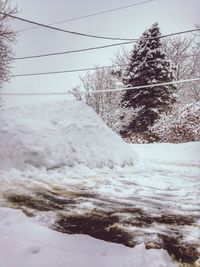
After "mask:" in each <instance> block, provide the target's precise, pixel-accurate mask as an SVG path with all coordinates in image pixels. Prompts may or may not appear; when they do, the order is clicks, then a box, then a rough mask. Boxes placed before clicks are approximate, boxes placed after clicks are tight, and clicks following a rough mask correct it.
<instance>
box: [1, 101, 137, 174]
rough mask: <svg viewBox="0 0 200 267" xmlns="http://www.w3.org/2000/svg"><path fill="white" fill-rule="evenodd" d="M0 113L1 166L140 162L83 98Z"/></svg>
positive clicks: (18, 167) (23, 166) (109, 164)
mask: <svg viewBox="0 0 200 267" xmlns="http://www.w3.org/2000/svg"><path fill="white" fill-rule="evenodd" d="M0 112H1V117H0V169H10V168H16V169H21V170H23V169H25V168H26V167H27V166H28V165H32V166H34V167H39V168H40V167H45V168H47V169H53V168H57V167H61V166H74V165H77V164H83V165H85V166H88V167H103V166H108V167H113V165H120V166H124V165H132V164H133V163H134V162H135V161H136V156H135V155H133V153H132V151H131V149H130V147H129V146H128V144H126V143H125V142H124V141H123V140H122V139H121V138H120V137H119V136H118V135H116V134H115V133H113V132H112V130H110V129H109V128H108V127H107V126H106V125H105V123H104V122H103V121H102V120H101V119H100V118H99V117H98V116H97V114H96V113H95V112H94V111H93V110H92V109H91V108H89V107H88V106H86V105H85V104H83V103H81V102H78V101H75V100H59V101H53V102H52V101H51V102H44V103H43V104H41V103H40V104H31V105H29V106H28V105H22V106H18V107H17V106H16V107H4V108H2V109H1V111H0Z"/></svg>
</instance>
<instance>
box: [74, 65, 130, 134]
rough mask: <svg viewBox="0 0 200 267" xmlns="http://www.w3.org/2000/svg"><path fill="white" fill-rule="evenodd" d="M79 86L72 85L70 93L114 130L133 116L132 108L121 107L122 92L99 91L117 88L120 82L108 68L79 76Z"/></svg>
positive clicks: (117, 129) (118, 130) (118, 129)
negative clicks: (80, 84) (80, 82)
mask: <svg viewBox="0 0 200 267" xmlns="http://www.w3.org/2000/svg"><path fill="white" fill-rule="evenodd" d="M80 79H81V81H82V85H83V88H81V86H77V87H74V88H73V89H72V90H71V93H72V94H73V95H74V96H75V98H76V99H77V100H79V101H83V102H85V103H86V104H87V105H88V106H90V107H92V108H93V109H94V110H95V112H96V113H97V114H98V115H99V116H100V117H101V118H102V120H103V121H105V123H106V124H107V125H108V126H109V127H110V128H112V129H113V130H114V131H116V132H118V133H119V132H120V130H121V127H122V125H124V123H125V122H126V121H127V120H130V119H131V118H132V116H133V111H132V110H127V109H125V108H124V107H121V98H122V95H123V92H121V91H117V90H116V92H101V91H102V90H108V89H111V88H118V87H120V86H121V83H120V82H119V81H118V80H117V79H116V78H115V76H113V75H112V71H110V70H108V69H97V70H95V71H94V72H88V73H87V74H86V75H85V76H82V77H80Z"/></svg>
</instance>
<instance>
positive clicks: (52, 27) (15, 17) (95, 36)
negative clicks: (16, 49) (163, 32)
mask: <svg viewBox="0 0 200 267" xmlns="http://www.w3.org/2000/svg"><path fill="white" fill-rule="evenodd" d="M0 14H1V15H4V16H7V17H10V18H12V19H16V20H20V21H23V22H27V23H30V24H34V25H37V26H40V27H43V28H46V29H50V30H55V31H59V32H64V33H69V34H74V35H78V36H82V37H89V38H97V39H104V40H119V41H127V40H135V39H132V38H118V37H106V36H99V35H92V34H87V33H81V32H75V31H69V30H64V29H61V28H57V27H54V26H50V25H47V24H43V23H39V22H36V21H32V20H29V19H25V18H21V17H18V16H14V15H11V14H6V13H4V12H0Z"/></svg>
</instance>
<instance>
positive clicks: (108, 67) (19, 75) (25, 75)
mask: <svg viewBox="0 0 200 267" xmlns="http://www.w3.org/2000/svg"><path fill="white" fill-rule="evenodd" d="M197 55H198V54H196V55H195V54H194V55H185V56H183V58H186V57H194V56H197ZM157 60H159V62H160V61H169V60H168V59H166V60H164V59H154V60H147V62H155V61H157ZM127 66H128V64H127V65H125V64H124V65H110V66H101V67H92V68H83V69H72V70H58V71H49V72H36V73H22V74H14V75H12V76H11V77H12V78H16V77H29V76H42V75H53V74H64V73H74V72H83V71H91V70H99V69H110V68H116V67H127Z"/></svg>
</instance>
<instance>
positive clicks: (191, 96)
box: [164, 36, 200, 102]
mask: <svg viewBox="0 0 200 267" xmlns="http://www.w3.org/2000/svg"><path fill="white" fill-rule="evenodd" d="M164 50H165V53H166V54H167V56H168V58H169V59H171V61H172V62H173V63H174V65H175V66H176V69H175V73H174V74H175V78H176V80H182V79H183V80H185V79H191V78H197V77H200V43H199V41H198V37H197V36H193V37H182V36H176V37H173V38H171V37H170V38H167V39H165V40H164ZM178 99H179V101H181V102H182V101H183V102H188V101H191V100H192V101H193V100H195V101H200V85H199V82H194V83H192V84H191V83H190V84H179V85H178Z"/></svg>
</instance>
